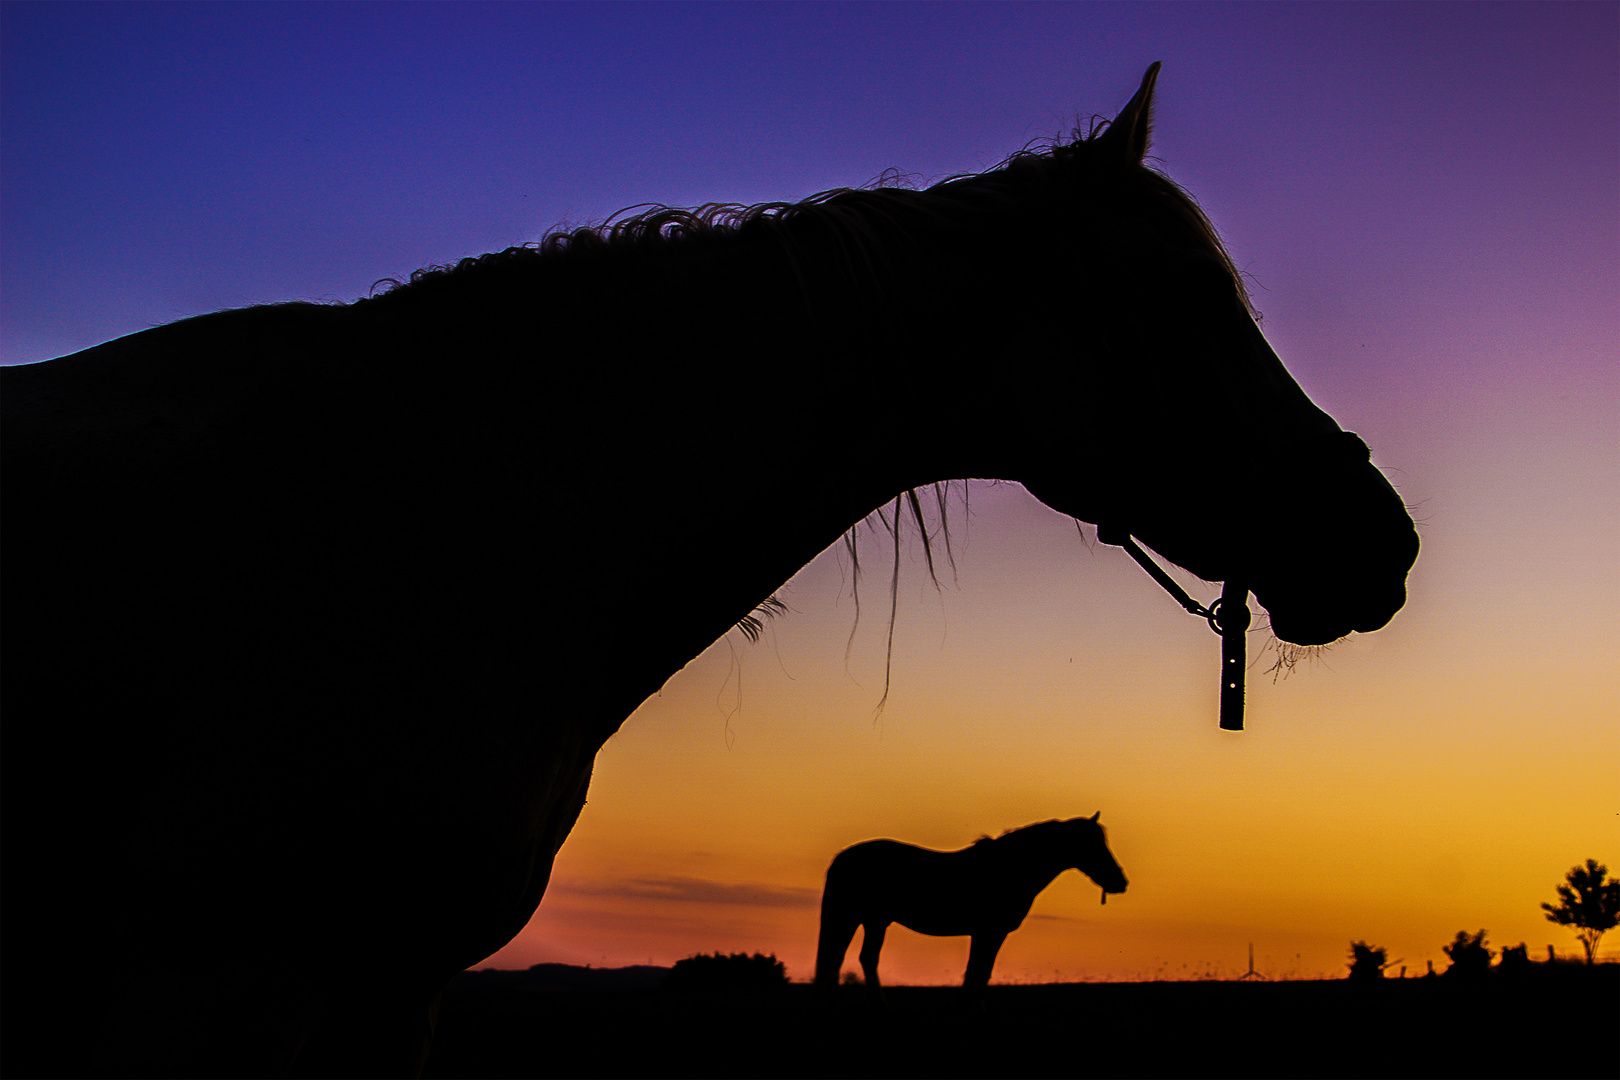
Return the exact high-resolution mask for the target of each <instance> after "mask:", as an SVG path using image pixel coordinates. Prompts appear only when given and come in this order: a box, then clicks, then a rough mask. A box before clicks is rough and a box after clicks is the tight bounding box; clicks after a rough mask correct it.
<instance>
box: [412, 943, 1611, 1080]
mask: <svg viewBox="0 0 1620 1080" xmlns="http://www.w3.org/2000/svg"><path fill="white" fill-rule="evenodd" d="M626 970H627V971H633V970H636V969H626ZM640 970H641V972H642V974H641V976H640V978H639V981H640V982H641V983H643V985H641V986H639V987H637V986H636V985H635V983H636V982H637V981H638V979H637V977H635V976H628V975H627V976H623V977H618V978H617V982H618V985H616V986H615V985H613V981H614V977H612V976H609V975H608V973H606V972H602V973H600V975H601V976H604V977H606V978H597V979H595V980H594V981H595V982H596V984H597V985H596V986H588V985H584V981H583V980H579V979H575V980H572V981H573V982H574V986H573V987H572V988H569V987H567V986H564V987H562V988H556V987H557V983H558V980H550V985H551V986H552V987H553V988H545V987H544V986H543V985H538V984H537V983H536V981H535V980H533V979H532V978H531V979H530V980H528V982H527V984H525V982H524V980H523V978H522V976H523V975H525V974H526V973H517V972H513V973H501V974H502V975H504V976H510V977H508V978H504V979H502V978H493V979H492V978H488V977H487V975H488V974H489V973H469V974H467V975H463V976H461V977H459V978H458V979H457V981H456V982H455V983H453V984H452V985H451V988H450V990H449V991H448V992H447V994H446V996H445V1001H444V1006H443V1010H442V1012H441V1014H440V1021H439V1029H438V1038H437V1040H436V1042H435V1045H434V1050H433V1054H432V1057H431V1058H430V1059H429V1061H428V1065H427V1071H426V1075H427V1076H429V1077H474V1076H477V1077H518V1076H540V1077H550V1076H587V1077H589V1076H998V1075H1000V1076H1172V1077H1179V1076H1200V1077H1202V1076H1348V1077H1357V1076H1414V1077H1418V1076H1459V1077H1461V1076H1467V1077H1474V1076H1481V1077H1486V1076H1501V1077H1535V1076H1547V1077H1576V1076H1600V1077H1610V1078H1612V1077H1616V1076H1620V966H1616V965H1602V966H1600V967H1598V968H1596V969H1587V968H1584V967H1564V966H1562V965H1560V966H1559V967H1556V968H1548V967H1545V966H1543V965H1539V964H1538V965H1534V966H1533V968H1532V969H1531V970H1530V971H1528V972H1524V973H1522V974H1519V975H1516V976H1508V975H1503V974H1500V973H1497V972H1492V974H1491V976H1490V977H1487V978H1484V979H1481V980H1479V981H1478V982H1457V981H1454V980H1451V979H1405V980H1399V979H1386V980H1384V981H1382V982H1380V983H1374V984H1372V985H1352V984H1351V983H1349V982H1348V981H1347V980H1336V981H1321V982H1273V983H1260V982H1251V983H1237V982H1156V983H1068V984H1052V985H1045V986H992V987H991V988H990V991H989V996H988V998H987V1001H986V1005H985V1008H984V1010H983V1011H979V1010H975V1009H969V1008H965V1007H964V1003H963V1000H962V997H961V993H960V991H958V990H956V989H955V988H954V987H895V988H892V989H890V990H889V991H888V995H889V1003H888V1006H887V1007H886V1008H876V1009H875V1008H870V1007H868V1006H867V1005H866V1004H865V1000H864V996H863V995H864V990H862V989H861V988H859V987H840V988H839V989H838V991H836V993H835V994H834V995H833V996H832V1000H831V1001H827V1000H824V999H822V998H821V997H820V996H819V995H818V994H817V992H816V990H815V989H814V988H813V987H810V986H806V985H802V984H794V985H789V986H786V987H783V988H781V989H779V990H776V991H771V992H766V993H757V994H754V995H752V996H748V995H726V994H712V993H711V994H681V993H676V992H672V991H666V990H661V989H658V988H656V987H652V986H647V985H645V984H646V983H647V982H650V981H653V979H655V978H656V976H655V975H654V974H653V973H655V972H656V971H657V970H658V969H640Z"/></svg>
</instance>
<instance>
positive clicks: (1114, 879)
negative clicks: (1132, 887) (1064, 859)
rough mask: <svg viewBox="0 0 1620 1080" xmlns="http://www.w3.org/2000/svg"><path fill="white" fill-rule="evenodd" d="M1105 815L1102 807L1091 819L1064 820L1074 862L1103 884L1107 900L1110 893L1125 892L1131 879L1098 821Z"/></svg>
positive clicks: (1083, 871) (1082, 870) (1104, 895)
mask: <svg viewBox="0 0 1620 1080" xmlns="http://www.w3.org/2000/svg"><path fill="white" fill-rule="evenodd" d="M1101 816H1102V811H1101V810H1099V811H1097V812H1096V813H1095V814H1092V815H1091V816H1090V817H1088V818H1071V819H1070V820H1068V821H1065V822H1063V826H1064V830H1065V831H1066V832H1067V833H1068V835H1069V840H1068V843H1069V845H1070V850H1071V851H1072V852H1073V855H1074V862H1073V863H1072V865H1073V866H1074V868H1075V869H1076V870H1078V871H1080V872H1081V873H1082V874H1084V875H1086V877H1088V878H1090V879H1091V880H1092V881H1095V882H1096V883H1097V884H1098V885H1100V886H1101V887H1102V891H1103V901H1104V903H1106V902H1107V898H1108V894H1109V893H1122V892H1124V891H1125V886H1126V885H1128V884H1129V882H1127V881H1126V880H1125V871H1123V870H1121V869H1120V868H1119V863H1118V862H1116V861H1115V859H1114V853H1113V852H1111V851H1109V850H1108V836H1107V834H1106V833H1105V832H1104V831H1103V827H1102V826H1101V825H1100V824H1098V822H1097V819H1098V818H1100V817H1101Z"/></svg>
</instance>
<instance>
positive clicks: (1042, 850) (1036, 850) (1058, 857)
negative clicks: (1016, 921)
mask: <svg viewBox="0 0 1620 1080" xmlns="http://www.w3.org/2000/svg"><path fill="white" fill-rule="evenodd" d="M1014 835H1016V834H1014ZM1006 839H1007V838H1006V837H1003V838H1002V840H1001V841H998V843H1004V842H1005V841H1006ZM1054 840H1056V841H1057V842H1045V837H1036V838H1028V839H1023V841H1022V844H1020V847H1022V850H1020V851H1018V852H1016V853H1015V858H1014V860H1013V862H1012V865H1011V867H1010V868H1009V871H1008V873H1009V876H1011V877H1013V878H1014V879H1016V880H1017V881H1018V883H1019V885H1020V887H1021V888H1024V889H1027V890H1028V891H1029V894H1030V895H1031V896H1034V895H1036V894H1037V893H1039V892H1040V891H1041V890H1042V889H1044V888H1046V887H1047V886H1048V885H1050V884H1051V883H1052V882H1053V880H1054V879H1056V878H1057V876H1058V875H1059V874H1061V873H1063V871H1065V870H1068V869H1070V868H1072V867H1073V866H1074V859H1073V853H1072V850H1071V849H1070V848H1069V846H1068V845H1067V844H1065V843H1062V838H1061V837H1056V836H1054ZM1024 845H1027V846H1024Z"/></svg>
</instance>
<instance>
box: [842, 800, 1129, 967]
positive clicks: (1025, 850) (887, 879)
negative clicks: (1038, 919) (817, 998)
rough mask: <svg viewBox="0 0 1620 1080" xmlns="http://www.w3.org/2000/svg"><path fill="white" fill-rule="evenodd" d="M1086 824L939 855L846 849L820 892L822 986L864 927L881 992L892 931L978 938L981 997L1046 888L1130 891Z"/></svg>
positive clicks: (1100, 836) (1018, 834)
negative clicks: (1069, 882) (1079, 883)
mask: <svg viewBox="0 0 1620 1080" xmlns="http://www.w3.org/2000/svg"><path fill="white" fill-rule="evenodd" d="M1101 813H1102V812H1101V811H1098V812H1097V813H1096V814H1093V815H1091V816H1090V817H1088V818H1072V819H1070V820H1069V821H1042V822H1038V823H1037V824H1034V825H1025V826H1024V827H1023V828H1022V829H1011V830H1008V831H1007V832H1005V833H1002V834H1001V836H1000V837H998V838H996V839H994V840H992V839H990V838H989V837H984V838H982V839H980V840H978V841H977V842H975V843H974V844H973V845H972V846H970V847H965V848H963V849H962V850H961V851H933V850H931V849H929V848H922V847H917V846H915V845H913V844H902V843H901V842H900V841H898V840H868V841H866V842H865V843H862V844H856V845H855V846H853V847H847V848H845V849H844V850H843V851H840V852H839V853H838V854H837V855H836V856H834V858H833V861H832V865H831V866H829V867H828V868H827V885H826V888H825V889H824V890H823V891H822V893H821V936H820V940H819V941H818V942H817V945H816V983H817V985H820V986H833V985H836V984H837V982H838V972H839V969H840V968H842V967H843V966H844V952H845V950H847V949H848V948H849V942H850V939H851V938H853V937H854V936H855V928H856V927H857V926H860V927H864V928H865V931H866V933H865V934H864V936H863V937H862V938H861V970H862V971H863V972H865V973H866V985H867V986H868V987H869V988H871V989H872V990H873V991H876V990H878V989H879V988H880V987H881V986H882V984H881V983H880V982H879V981H878V953H880V952H882V951H883V935H884V934H885V933H886V932H887V931H888V929H889V924H890V923H899V924H900V925H901V926H904V927H907V928H908V929H911V930H915V931H917V932H918V933H919V934H932V935H934V936H936V937H960V936H964V935H971V936H972V938H973V944H972V946H971V947H970V949H969V951H968V963H967V973H966V974H965V975H963V977H962V985H963V986H965V987H967V988H968V989H969V990H972V991H979V990H983V989H984V987H985V985H986V984H987V983H989V981H990V969H991V968H992V967H994V966H995V963H996V954H997V953H999V952H1000V951H1001V943H1002V942H1003V941H1005V940H1006V939H1007V935H1008V934H1010V933H1012V932H1013V931H1014V930H1016V929H1018V927H1019V926H1020V925H1022V923H1023V921H1024V916H1026V915H1028V914H1029V908H1030V905H1031V904H1033V903H1034V902H1035V897H1037V896H1039V895H1040V893H1041V890H1042V889H1044V888H1046V887H1047V886H1048V885H1050V884H1051V883H1052V879H1053V878H1055V877H1057V876H1058V875H1059V874H1061V873H1063V871H1065V870H1068V869H1070V868H1073V869H1075V870H1078V871H1080V872H1081V873H1082V874H1085V875H1086V876H1087V877H1089V878H1090V879H1091V880H1092V881H1095V882H1096V883H1097V884H1098V885H1100V886H1102V890H1103V901H1104V902H1105V903H1106V902H1107V900H1108V894H1109V893H1121V892H1124V891H1125V885H1126V881H1125V873H1124V871H1122V870H1121V869H1120V868H1119V863H1117V862H1115V861H1114V856H1113V854H1112V853H1111V852H1110V851H1109V850H1108V838H1107V836H1106V835H1105V833H1104V830H1103V827H1102V826H1101V825H1099V824H1098V823H1097V818H1098V817H1100V816H1101Z"/></svg>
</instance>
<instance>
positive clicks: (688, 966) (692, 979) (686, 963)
mask: <svg viewBox="0 0 1620 1080" xmlns="http://www.w3.org/2000/svg"><path fill="white" fill-rule="evenodd" d="M787 981H788V977H787V966H786V965H785V964H783V963H782V961H780V960H778V959H777V958H776V954H775V953H772V954H771V955H769V956H766V955H764V954H762V953H754V954H753V955H752V956H750V955H749V954H747V953H731V954H730V955H727V954H725V953H718V952H717V953H713V954H707V953H699V954H697V955H696V956H688V957H687V958H686V959H684V960H677V961H675V966H674V967H672V968H670V969H669V977H668V978H667V979H665V980H664V986H665V988H666V989H670V990H730V991H737V990H742V991H749V992H758V991H764V990H775V989H777V988H779V987H783V986H786V985H787Z"/></svg>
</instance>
